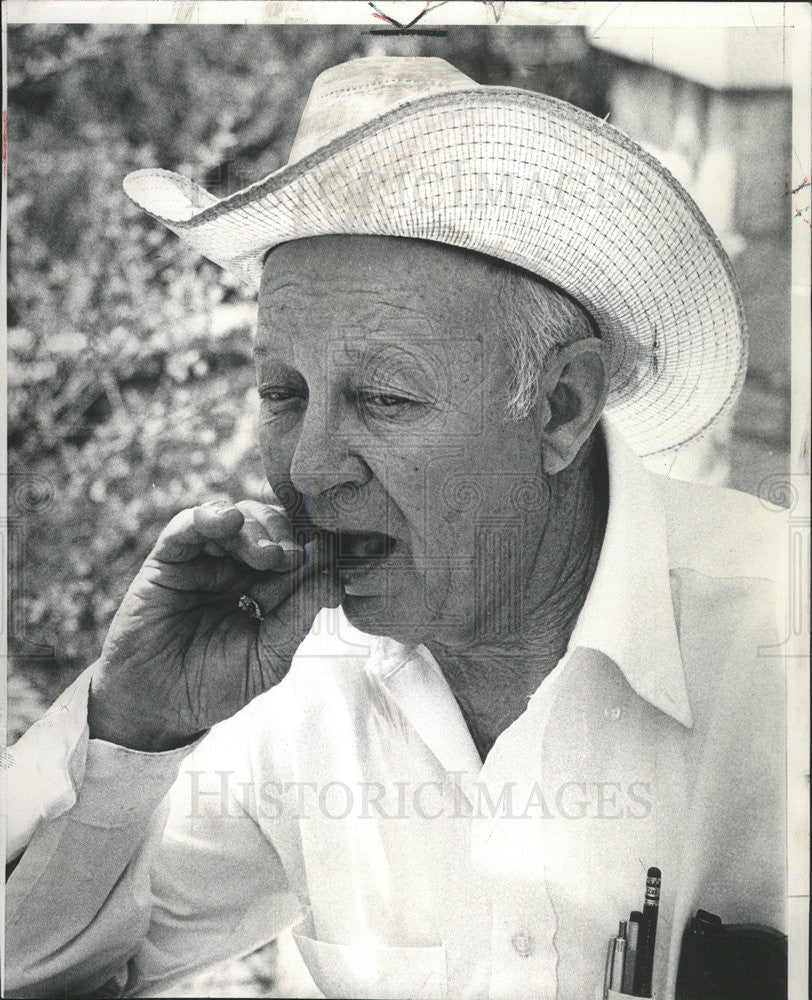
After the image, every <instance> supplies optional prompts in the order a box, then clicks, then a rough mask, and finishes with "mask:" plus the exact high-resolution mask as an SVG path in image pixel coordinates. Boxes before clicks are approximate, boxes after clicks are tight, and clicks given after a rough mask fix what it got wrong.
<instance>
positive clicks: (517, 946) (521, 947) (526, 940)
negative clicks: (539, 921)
mask: <svg viewBox="0 0 812 1000" xmlns="http://www.w3.org/2000/svg"><path fill="white" fill-rule="evenodd" d="M510 943H511V944H512V945H513V950H514V951H515V952H516V954H517V955H521V957H522V958H527V956H528V955H532V954H533V952H534V951H535V949H536V942H535V941H534V940H533V935H532V934H530V933H529V932H528V931H516V933H515V934H514V935H513V937H512V938H511V939H510Z"/></svg>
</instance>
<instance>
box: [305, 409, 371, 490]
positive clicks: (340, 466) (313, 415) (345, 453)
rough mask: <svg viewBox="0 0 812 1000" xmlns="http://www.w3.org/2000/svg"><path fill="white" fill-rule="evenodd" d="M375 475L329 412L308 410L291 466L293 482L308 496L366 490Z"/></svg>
mask: <svg viewBox="0 0 812 1000" xmlns="http://www.w3.org/2000/svg"><path fill="white" fill-rule="evenodd" d="M370 477H371V472H370V470H369V467H368V466H367V465H366V463H365V462H364V461H363V459H361V457H360V456H359V455H357V454H355V452H354V451H353V450H352V449H351V447H350V444H349V442H348V440H347V438H346V436H345V435H342V434H341V433H340V431H339V429H338V428H337V427H335V426H333V425H332V423H331V421H330V416H329V411H328V410H327V409H322V408H320V407H319V408H316V407H313V406H308V407H307V410H306V411H305V415H304V419H303V421H302V426H301V433H300V434H299V440H298V441H297V442H296V448H295V449H294V452H293V456H292V458H291V463H290V481H291V483H292V484H293V486H294V487H295V488H296V489H297V490H298V491H299V492H300V493H302V494H303V495H304V496H311V497H312V496H319V495H320V494H322V493H326V492H328V491H329V490H332V489H334V488H335V487H338V486H354V487H358V486H363V485H364V483H366V482H368V480H369V479H370Z"/></svg>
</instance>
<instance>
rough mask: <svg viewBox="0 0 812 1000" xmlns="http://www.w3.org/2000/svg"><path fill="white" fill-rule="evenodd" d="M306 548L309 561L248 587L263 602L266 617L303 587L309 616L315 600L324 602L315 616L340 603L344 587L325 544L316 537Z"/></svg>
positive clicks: (262, 607) (261, 606)
mask: <svg viewBox="0 0 812 1000" xmlns="http://www.w3.org/2000/svg"><path fill="white" fill-rule="evenodd" d="M304 551H305V562H304V564H303V565H301V566H300V567H298V569H296V570H294V571H292V572H290V573H287V574H284V575H274V577H273V578H272V579H271V580H269V581H261V582H258V583H257V584H255V585H254V586H253V587H251V588H250V589H249V590H247V591H246V593H247V594H248V595H249V596H250V597H252V598H253V599H254V600H255V601H256V602H257V604H258V605H259V607H260V610H261V612H262V615H263V617H266V616H268V615H269V614H270V613H271V611H276V610H277V609H279V608H281V607H282V606H283V605H284V604H285V602H286V601H288V600H290V599H291V597H292V595H295V594H296V593H297V592H300V591H302V590H303V589H304V594H303V598H302V600H303V606H302V615H304V616H305V617H306V609H307V607H308V605H309V603H311V602H312V601H314V600H316V601H318V602H320V603H318V608H317V609H316V611H315V612H314V613H313V617H315V614H316V613H317V612H318V610H320V609H321V608H323V607H338V605H339V604H340V603H341V600H342V598H343V589H342V587H341V584H340V581H339V579H338V576H337V574H336V573H335V572H334V571H333V570H331V569H330V568H329V565H328V562H327V560H326V558H325V553H324V550H323V547H322V546H320V543H319V542H318V541H317V540H314V541H312V542H309V543H308V544H307V545H306V546H305V550H304ZM300 617H301V616H300ZM311 620H312V619H311Z"/></svg>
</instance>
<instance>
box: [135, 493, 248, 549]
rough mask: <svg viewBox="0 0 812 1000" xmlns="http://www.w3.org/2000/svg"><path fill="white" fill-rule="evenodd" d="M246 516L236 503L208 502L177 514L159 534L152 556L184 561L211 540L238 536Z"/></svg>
mask: <svg viewBox="0 0 812 1000" xmlns="http://www.w3.org/2000/svg"><path fill="white" fill-rule="evenodd" d="M244 520H245V518H244V517H243V514H242V512H241V511H239V510H238V509H237V508H236V507H235V506H234V505H233V504H227V503H207V504H201V505H200V506H199V507H189V508H187V509H186V510H182V511H181V512H180V513H179V514H176V515H175V516H174V517H173V518H172V520H171V521H170V522H169V524H167V525H166V527H165V528H164V529H163V531H162V532H161V533H160V535H159V536H158V540H157V541H156V543H155V545H154V547H153V549H152V553H151V555H152V557H153V558H155V559H158V560H159V561H161V562H169V563H171V562H184V561H186V560H187V559H193V558H194V557H195V556H196V555H199V554H200V553H201V552H202V551H203V549H204V546H205V545H206V543H207V542H208V541H223V540H225V539H226V538H228V537H230V536H231V537H233V536H235V535H236V534H237V533H238V532H239V530H240V528H241V527H242V525H243V522H244Z"/></svg>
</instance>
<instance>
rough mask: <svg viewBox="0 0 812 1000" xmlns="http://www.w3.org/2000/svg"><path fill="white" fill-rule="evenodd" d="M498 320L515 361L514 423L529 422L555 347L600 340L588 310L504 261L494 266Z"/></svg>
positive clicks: (510, 401) (509, 409)
mask: <svg viewBox="0 0 812 1000" xmlns="http://www.w3.org/2000/svg"><path fill="white" fill-rule="evenodd" d="M491 269H492V271H493V273H494V275H495V276H496V282H497V285H496V295H495V297H494V300H493V317H494V321H495V322H497V323H498V324H499V326H500V327H501V329H502V330H503V333H504V336H505V339H506V341H507V348H508V356H509V358H510V361H511V367H512V372H511V379H510V388H509V391H508V398H507V401H506V409H507V414H508V417H509V418H510V419H513V420H521V419H523V418H524V417H526V416H527V415H528V414H529V413H530V412H531V410H532V409H533V407H534V406H535V404H536V402H537V401H538V392H539V378H540V376H541V373H542V371H543V369H544V365H545V364H546V362H547V360H548V358H549V357H550V353H551V352H552V351H553V349H554V348H555V347H559V346H563V345H564V344H571V343H574V342H575V341H576V340H586V339H587V338H589V337H597V336H598V335H599V334H598V331H597V327H596V325H595V323H594V322H593V320H592V318H591V316H590V315H589V314H588V313H587V312H586V310H585V309H584V308H583V307H582V306H580V305H578V303H577V302H575V300H574V299H572V298H570V296H569V295H567V294H566V292H564V291H562V290H561V289H560V288H558V287H557V286H556V285H553V284H551V283H550V282H549V281H545V280H544V279H543V278H541V277H539V276H538V275H535V274H532V273H531V272H529V271H524V270H522V269H521V268H519V267H514V266H513V265H512V264H508V263H505V262H503V261H494V262H493V263H492V264H491Z"/></svg>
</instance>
